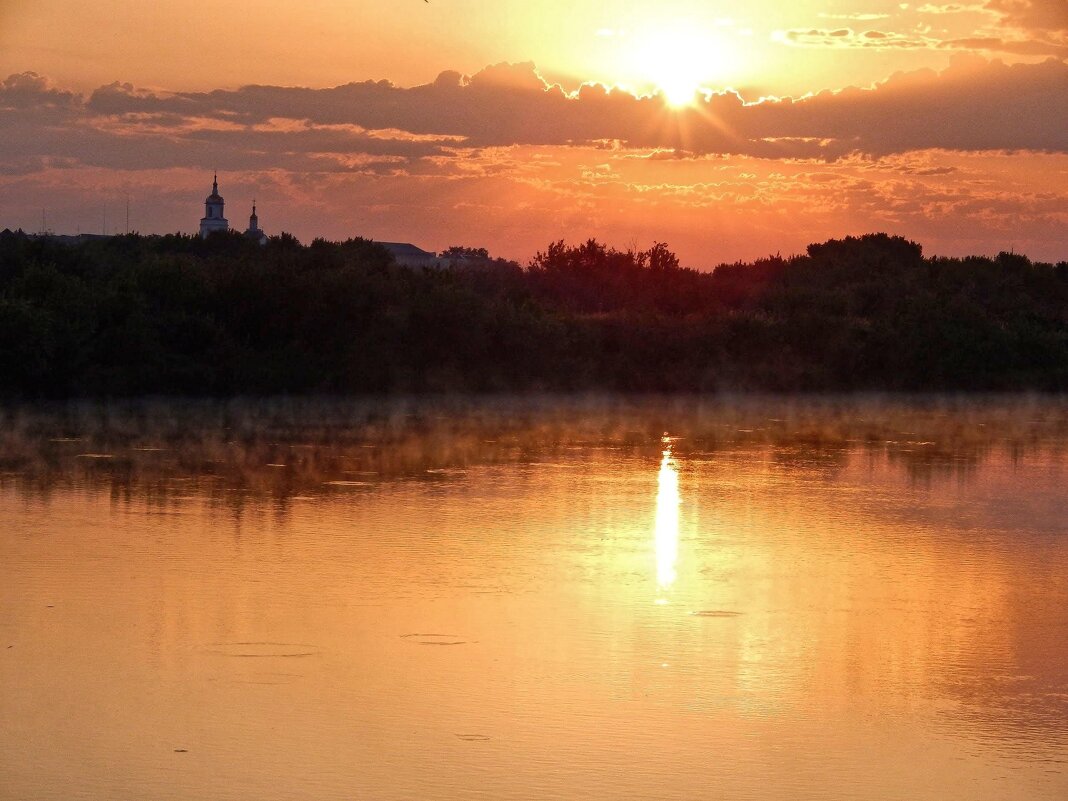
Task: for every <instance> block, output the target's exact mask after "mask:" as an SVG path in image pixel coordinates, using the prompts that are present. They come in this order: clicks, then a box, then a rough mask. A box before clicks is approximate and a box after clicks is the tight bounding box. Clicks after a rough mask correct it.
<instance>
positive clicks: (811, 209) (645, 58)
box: [0, 0, 1068, 267]
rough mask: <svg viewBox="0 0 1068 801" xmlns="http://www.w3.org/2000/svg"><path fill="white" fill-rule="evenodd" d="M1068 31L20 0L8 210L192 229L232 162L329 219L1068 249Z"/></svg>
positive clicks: (858, 10)
mask: <svg viewBox="0 0 1068 801" xmlns="http://www.w3.org/2000/svg"><path fill="white" fill-rule="evenodd" d="M1066 59H1068V0H979V2H976V3H955V4H943V3H897V2H880V1H879V0H841V2H823V3H815V2H807V1H806V0H799V1H798V2H792V3H781V2H770V1H769V0H753V1H752V2H750V3H747V4H744V5H742V4H738V3H727V2H706V1H701V2H698V1H697V0H690V1H683V0H658V1H656V2H654V1H653V0H631V2H610V1H609V0H603V1H602V2H581V1H579V2H576V1H575V0H571V1H570V2H565V0H539V2H537V3H532V2H518V0H494V1H493V2H488V1H484V2H476V0H431V2H430V3H424V2H422V1H421V0H395V2H389V3H386V2H382V0H377V1H372V0H323V1H322V2H317V3H313V4H307V3H295V2H290V1H289V0H260V2H257V3H253V4H242V5H234V4H229V5H226V6H219V7H211V8H210V13H209V11H208V10H207V9H205V8H201V7H198V6H196V5H195V4H189V3H187V2H175V0H160V1H159V2H156V3H153V4H150V5H146V4H143V3H135V2H133V1H132V0H100V1H99V2H97V3H95V4H94V5H92V6H88V5H85V4H80V3H72V2H70V1H69V0H66V1H65V2H64V0H34V1H33V2H30V0H2V2H0V81H2V83H0V227H23V228H25V229H27V230H37V229H39V228H41V226H42V210H43V211H44V225H45V226H47V227H48V228H51V229H53V230H56V231H57V232H64V233H66V232H70V233H73V232H76V231H77V230H82V231H99V230H101V228H102V227H103V225H104V215H105V213H106V214H107V227H108V230H109V231H114V230H116V229H124V228H125V224H126V223H125V204H126V197H127V196H129V198H130V202H131V220H130V223H131V227H132V228H135V229H137V230H141V231H143V232H164V231H174V230H183V231H193V230H195V229H196V227H197V223H198V220H199V217H200V216H201V214H202V205H201V204H202V201H203V196H204V195H206V194H207V193H208V191H210V182H211V176H210V172H211V170H212V169H213V168H216V167H217V168H218V170H219V173H220V190H221V192H222V194H223V195H224V196H225V197H226V200H227V209H226V211H227V216H228V217H229V219H230V221H231V225H234V226H239V227H242V228H243V227H244V225H245V224H246V221H247V215H248V212H249V207H250V206H251V201H252V198H253V197H254V196H255V197H256V198H257V200H258V201H259V213H260V220H261V225H262V226H263V227H264V228H265V229H266V230H267V231H268V232H270V233H275V232H278V231H280V230H283V229H284V230H288V231H291V232H293V233H295V234H296V235H297V236H299V237H300V238H301V239H303V240H309V239H311V238H313V237H314V236H326V237H328V238H345V237H349V236H357V235H362V236H366V237H372V238H375V239H386V240H390V239H399V240H406V241H412V242H414V243H416V244H418V245H420V246H422V247H425V248H428V249H441V248H444V247H446V246H448V245H451V244H466V245H475V246H486V247H489V249H490V250H491V252H494V253H497V254H500V255H504V256H509V257H515V258H520V259H525V258H527V257H529V256H530V255H532V254H533V252H534V251H536V250H537V249H539V248H544V246H545V245H546V244H548V242H550V241H552V240H555V239H559V238H566V239H571V240H577V239H584V238H586V237H589V236H597V237H599V238H603V239H606V240H608V241H610V242H611V243H613V244H616V245H618V246H626V245H630V244H638V245H643V246H644V245H646V244H649V243H651V242H652V241H655V240H662V241H667V242H668V243H669V244H670V245H671V246H672V247H673V248H674V249H676V250H677V251H678V252H679V254H680V255H681V256H682V258H683V261H684V263H687V264H691V265H693V266H699V267H710V266H713V265H714V264H716V263H718V262H721V261H732V260H735V259H738V258H752V257H756V256H760V255H766V254H767V253H769V252H784V253H790V252H795V251H797V250H799V249H801V248H803V247H804V245H805V244H807V243H808V242H811V241H817V240H821V239H825V238H828V237H831V236H841V235H845V234H850V233H863V232H868V231H876V230H879V231H888V232H891V233H899V234H903V235H906V236H909V237H911V238H914V239H917V240H918V241H920V242H922V243H923V244H924V245H925V246H926V249H927V251H928V252H929V253H946V254H959V253H966V252H977V253H996V252H998V251H999V250H1003V249H1009V248H1014V249H1015V250H1016V251H1018V252H1020V251H1022V252H1025V253H1028V254H1029V255H1031V256H1033V257H1035V258H1042V259H1050V260H1058V259H1065V258H1068V225H1066V223H1068V155H1066V154H1068V129H1066V128H1065V126H1064V124H1063V120H1064V118H1065V116H1066V114H1068V61H1066ZM5 76H11V77H7V78H6V80H5ZM605 87H612V91H608V90H607V89H606V88H605ZM691 98H692V99H693V100H691ZM688 101H689V102H688Z"/></svg>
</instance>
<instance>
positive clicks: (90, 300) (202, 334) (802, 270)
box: [0, 232, 1068, 396]
mask: <svg viewBox="0 0 1068 801" xmlns="http://www.w3.org/2000/svg"><path fill="white" fill-rule="evenodd" d="M476 264H477V266H467V267H458V268H453V269H446V270H433V271H432V270H428V271H423V270H410V269H406V268H403V267H399V266H397V265H396V264H394V263H393V262H392V260H391V259H390V256H389V254H388V253H387V252H386V251H385V250H384V249H382V248H380V247H379V246H377V245H375V244H373V243H371V242H368V241H365V240H360V239H356V240H350V241H348V242H343V243H330V242H324V241H322V240H316V241H315V242H313V243H312V244H311V245H309V246H307V247H304V246H301V245H300V243H298V242H297V241H296V240H295V239H293V238H292V237H288V236H282V237H277V238H273V239H272V240H271V241H270V242H269V243H268V244H267V246H265V247H259V246H257V245H254V244H252V243H250V242H248V241H247V240H245V239H243V238H242V237H240V236H237V235H231V236H226V235H223V236H213V237H211V238H210V239H208V240H206V241H204V240H201V239H199V238H194V237H183V236H165V237H140V236H120V237H113V238H110V239H97V240H93V241H87V242H83V243H81V244H75V245H70V244H63V243H60V242H58V241H56V240H51V239H46V238H33V237H28V236H25V235H23V234H21V233H11V232H4V233H3V234H0V392H2V393H3V394H4V395H7V396H15V395H28V396H80V395H137V394H213V395H217V394H235V393H245V394H247V393H309V392H346V393H362V392H398V391H415V392H422V391H453V390H455V391H461V390H463V391H497V390H534V389H560V390H572V389H607V390H633V391H688V390H715V389H759V390H843V389H890V390H923V389H933V390H946V389H962V390H986V389H1020V388H1034V389H1068V264H1065V263H1061V264H1058V265H1056V266H1053V265H1049V264H1034V263H1032V262H1030V261H1029V260H1028V259H1026V258H1024V257H1021V256H1016V255H1010V254H1002V255H1001V256H999V257H998V258H997V259H985V258H968V259H924V258H923V255H922V252H921V250H920V248H919V246H918V245H915V244H914V243H911V242H908V241H906V240H904V239H901V238H898V237H888V236H885V235H881V234H879V235H870V236H865V237H861V238H847V239H844V240H835V241H830V242H826V243H823V244H820V245H812V246H810V247H809V249H808V253H807V254H806V255H803V256H798V257H795V258H792V259H780V258H774V259H767V260H762V261H758V262H756V263H755V264H734V265H723V266H721V267H720V268H718V269H717V270H715V271H714V272H713V273H700V272H697V271H694V270H688V269H684V268H681V267H679V264H678V260H677V259H676V258H675V257H674V255H673V254H672V253H671V252H670V250H668V249H667V247H666V246H664V245H659V244H658V245H656V246H654V247H653V248H651V249H649V250H648V251H644V252H621V251H617V250H614V249H612V248H609V247H606V246H604V245H602V244H600V243H597V242H594V241H590V242H587V243H585V244H582V245H578V246H568V245H566V244H565V243H563V242H557V243H554V244H552V245H550V246H549V248H548V249H547V250H546V251H545V252H544V253H540V254H538V256H537V257H536V258H535V259H534V260H533V261H532V263H531V264H530V265H529V267H528V268H526V269H525V270H524V269H520V268H519V267H518V266H517V265H514V264H509V263H506V262H500V261H498V262H489V261H488V260H486V259H484V258H483V259H479V260H476Z"/></svg>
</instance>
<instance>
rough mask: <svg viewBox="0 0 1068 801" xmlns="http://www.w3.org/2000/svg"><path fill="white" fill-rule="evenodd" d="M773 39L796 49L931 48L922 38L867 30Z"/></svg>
mask: <svg viewBox="0 0 1068 801" xmlns="http://www.w3.org/2000/svg"><path fill="white" fill-rule="evenodd" d="M774 38H775V39H776V40H777V41H780V42H783V43H784V44H788V45H794V46H796V47H846V48H884V47H892V48H918V47H931V46H932V44H933V42H932V40H931V39H928V38H926V37H923V36H915V35H914V36H906V35H905V34H900V33H891V32H888V31H876V30H868V31H863V32H861V33H858V32H856V31H854V30H853V29H852V28H838V29H836V30H826V29H824V28H808V29H793V30H788V31H778V32H776V34H775V36H774Z"/></svg>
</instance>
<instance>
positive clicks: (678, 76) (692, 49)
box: [633, 26, 730, 107]
mask: <svg viewBox="0 0 1068 801" xmlns="http://www.w3.org/2000/svg"><path fill="white" fill-rule="evenodd" d="M727 48H728V46H727V43H726V42H725V41H724V40H723V38H722V37H719V36H714V35H710V34H706V33H702V32H701V31H699V30H694V29H688V28H683V27H681V26H680V27H678V28H673V29H670V30H661V31H657V32H650V33H648V34H646V35H645V36H643V37H642V38H641V39H640V41H639V43H638V46H637V47H636V48H635V49H634V51H633V52H634V58H635V60H636V63H635V65H634V66H635V68H636V70H638V71H640V72H641V73H642V74H644V75H645V77H646V79H647V80H648V81H650V82H651V83H653V84H654V85H655V86H656V87H657V89H658V90H659V91H660V92H661V94H663V96H664V99H665V100H666V101H667V102H668V103H669V104H670V105H672V106H675V107H680V106H687V105H690V104H692V103H693V102H694V101H695V100H696V98H697V95H698V91H699V90H700V89H701V88H702V87H703V86H704V85H705V82H706V81H708V80H710V79H714V78H716V77H718V76H721V75H722V74H723V73H724V72H725V70H726V68H727V67H728V66H729V63H728V62H729V59H730V56H729V54H728V51H727Z"/></svg>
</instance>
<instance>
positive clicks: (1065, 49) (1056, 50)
mask: <svg viewBox="0 0 1068 801" xmlns="http://www.w3.org/2000/svg"><path fill="white" fill-rule="evenodd" d="M938 46H939V47H941V48H947V49H953V50H986V51H989V52H992V53H1011V54H1012V55H1016V56H1054V57H1055V58H1061V59H1064V58H1068V44H1063V45H1062V44H1054V43H1053V42H1042V41H1038V40H1036V39H1021V40H1015V41H1014V40H1005V39H999V38H997V37H973V38H967V39H947V40H946V41H944V42H939V43H938Z"/></svg>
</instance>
